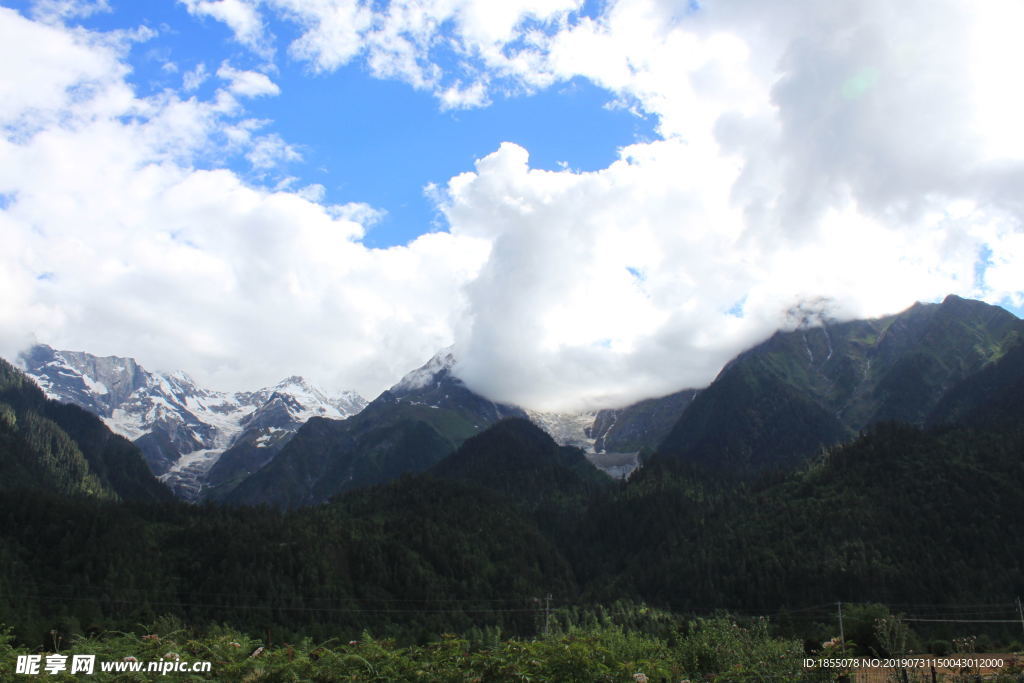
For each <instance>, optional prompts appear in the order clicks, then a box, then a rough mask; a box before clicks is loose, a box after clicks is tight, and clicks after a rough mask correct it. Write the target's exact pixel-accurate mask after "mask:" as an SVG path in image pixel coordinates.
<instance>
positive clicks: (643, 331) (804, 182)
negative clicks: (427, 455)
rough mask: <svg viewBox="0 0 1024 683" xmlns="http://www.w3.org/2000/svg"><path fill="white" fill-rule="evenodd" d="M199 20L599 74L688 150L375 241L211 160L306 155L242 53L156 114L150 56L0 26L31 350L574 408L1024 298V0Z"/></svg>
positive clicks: (19, 313)
mask: <svg viewBox="0 0 1024 683" xmlns="http://www.w3.org/2000/svg"><path fill="white" fill-rule="evenodd" d="M186 4H187V5H188V7H189V10H190V11H192V12H193V13H195V14H201V15H208V16H211V17H215V18H218V19H220V20H223V21H225V22H227V23H228V24H229V25H230V26H231V27H232V29H233V30H234V32H235V35H236V37H237V39H238V40H239V41H240V42H242V43H245V44H248V45H252V46H255V48H256V49H258V50H262V51H263V52H264V53H265V52H266V51H267V50H268V49H269V48H268V45H269V41H270V40H271V37H270V36H269V35H268V33H267V31H266V24H265V22H264V19H263V17H262V16H261V15H260V13H261V12H274V13H277V14H278V15H279V16H280V17H283V18H285V19H287V20H289V21H291V22H293V23H294V24H295V25H296V26H297V27H298V28H299V31H300V35H299V37H298V39H297V40H296V41H294V42H293V43H292V44H291V46H290V48H289V50H290V54H291V55H292V56H293V58H297V59H301V60H306V61H308V62H309V63H310V64H311V65H313V67H314V68H315V69H317V70H320V71H330V70H333V69H337V68H340V67H342V66H344V65H345V64H348V63H350V62H352V61H353V60H356V59H362V60H365V65H366V66H367V67H368V68H369V69H370V70H371V72H372V73H374V74H376V75H378V76H381V77H388V78H398V79H402V80H404V81H406V82H408V83H409V84H410V85H412V86H413V87H417V88H421V89H426V90H429V91H431V92H432V93H434V94H435V95H436V96H437V97H438V98H439V104H440V106H442V107H465V106H482V105H485V104H486V103H487V102H488V101H489V99H491V98H492V97H494V96H496V94H498V93H502V92H505V91H514V92H524V91H527V92H528V91H530V90H532V89H536V88H540V87H545V86H546V85H548V84H550V83H553V82H557V81H559V80H567V79H570V78H574V77H584V78H588V79H590V80H591V81H593V82H594V83H596V84H598V85H600V86H601V87H604V88H606V89H607V90H608V91H609V95H610V98H611V99H614V100H615V101H618V102H625V103H629V106H631V107H634V108H636V110H637V111H638V112H641V113H644V114H647V115H650V116H653V117H656V120H657V121H658V130H659V133H660V135H661V139H658V140H655V141H653V142H648V143H638V144H634V145H631V146H629V147H627V148H625V149H623V150H622V151H621V153H620V159H619V160H618V161H616V162H615V163H613V164H611V165H610V166H609V167H608V168H605V169H601V170H598V171H594V172H587V173H578V172H573V171H571V170H568V169H563V170H560V171H542V170H538V169H532V168H530V165H529V155H528V151H527V150H525V149H522V148H521V147H518V146H516V145H513V144H504V145H502V146H501V147H500V149H498V150H496V151H495V152H493V153H492V154H490V155H487V156H485V157H484V158H482V159H480V160H478V162H477V163H476V167H475V169H474V170H472V171H467V172H466V173H463V174H460V175H457V176H455V177H454V178H452V179H451V180H450V181H449V182H448V183H447V185H446V186H445V187H443V188H439V187H436V186H433V187H430V188H428V189H427V190H426V192H427V194H428V196H431V197H435V198H437V200H438V201H439V203H440V208H441V210H442V212H443V215H444V217H445V219H446V220H447V222H448V227H449V230H448V232H437V233H431V234H427V235H424V236H422V237H420V238H419V239H417V240H415V241H414V242H412V243H410V244H409V245H407V246H404V247H395V248H391V249H384V250H373V249H367V248H366V247H365V246H364V245H363V244H362V243H361V241H360V240H361V239H362V237H363V235H364V234H365V230H366V228H367V226H368V225H370V224H371V223H372V222H373V221H374V220H377V219H379V216H380V210H379V209H373V208H371V207H367V206H366V205H364V204H348V205H344V206H341V207H331V206H323V205H322V204H320V201H322V198H323V196H324V194H323V192H324V191H323V188H321V187H319V186H317V185H312V186H306V187H303V188H300V189H298V190H295V191H291V190H289V189H288V188H290V187H292V186H293V185H296V184H297V181H295V180H288V181H282V183H281V184H279V185H278V187H277V188H276V189H275V190H268V189H261V188H257V187H251V186H247V185H246V184H245V183H244V182H243V181H242V180H240V179H239V177H238V176H236V175H235V174H233V173H231V172H229V171H226V170H196V165H197V164H196V160H197V159H198V160H207V161H209V159H211V158H213V159H214V161H216V157H217V155H218V154H220V155H225V154H232V155H238V156H241V157H247V158H248V159H249V161H250V162H251V163H252V165H253V166H254V167H256V168H257V170H259V169H261V168H266V167H272V166H276V165H279V164H281V163H287V162H288V161H289V160H294V159H295V158H297V155H298V151H297V150H295V149H294V148H293V147H291V146H290V145H289V143H288V142H287V141H286V140H284V139H282V138H280V137H279V136H276V135H274V134H273V133H266V132H261V131H264V130H265V129H266V126H267V122H265V121H258V120H254V119H247V118H245V112H244V108H243V105H242V104H241V102H240V101H239V99H238V98H240V97H253V96H257V95H273V94H277V93H276V89H277V86H276V85H275V84H274V83H273V82H272V81H270V79H269V78H266V76H264V75H263V74H260V73H257V72H243V71H238V70H236V69H234V68H232V67H230V65H228V64H227V63H224V64H223V66H222V67H221V69H220V70H219V71H218V75H219V76H221V77H222V78H225V79H226V80H228V81H229V85H228V86H227V87H226V88H222V89H221V90H219V91H218V92H217V93H215V94H214V95H213V96H212V97H211V98H210V99H208V100H199V99H195V98H193V99H188V100H182V99H181V98H180V97H178V96H177V95H176V94H175V93H163V94H161V95H158V96H155V97H151V98H140V97H138V96H137V95H136V94H135V93H134V92H133V91H132V89H131V88H130V87H129V86H128V85H127V84H126V83H125V81H124V78H125V74H126V67H125V66H124V64H123V61H122V51H123V47H118V45H116V44H113V43H112V42H111V41H110V40H109V39H104V38H103V37H102V36H96V35H94V34H90V33H88V32H85V31H81V30H77V31H73V30H69V29H63V28H62V27H60V26H59V25H40V24H33V23H31V22H28V21H27V20H25V19H23V18H21V17H19V16H18V15H17V14H16V13H14V12H11V11H9V10H0V65H2V66H0V70H5V71H0V76H2V77H0V123H2V124H3V125H4V126H5V133H6V137H5V138H4V140H3V142H2V143H0V195H3V196H4V197H6V198H7V199H5V200H4V204H3V205H0V206H4V207H5V208H2V210H0V221H2V224H0V225H2V227H3V229H4V232H5V235H8V234H9V235H10V236H11V237H10V240H9V244H11V245H13V246H12V248H11V249H9V250H8V251H7V252H5V253H4V254H3V255H0V265H2V266H3V267H2V268H0V273H2V275H0V284H2V285H3V286H4V287H5V289H4V291H5V292H8V291H9V292H11V293H12V294H11V295H10V296H8V297H6V298H5V299H4V300H3V301H0V329H3V330H4V332H3V335H4V337H3V339H2V340H0V341H2V342H3V344H4V345H5V349H7V350H8V353H9V352H10V351H9V349H10V347H11V346H12V345H14V342H15V341H17V340H23V339H24V338H26V337H27V336H28V335H29V334H31V333H35V334H36V336H37V337H38V338H40V339H43V340H46V341H49V342H51V343H55V344H58V345H64V346H70V347H73V348H83V349H88V350H91V351H94V352H100V353H130V354H134V355H137V356H139V357H140V358H141V359H142V360H143V361H144V362H146V361H147V359H153V360H154V361H159V363H156V362H150V363H149V364H150V365H157V364H159V365H163V366H164V367H183V368H185V369H188V370H190V371H192V372H194V373H195V374H196V375H198V376H200V377H202V378H208V379H211V380H215V381H217V382H219V383H221V384H222V385H234V386H257V385H259V384H265V383H267V382H270V381H274V380H276V379H277V378H278V377H277V376H278V375H283V374H291V373H292V372H294V371H298V372H301V373H305V374H310V375H312V376H313V377H314V378H317V379H320V380H321V381H325V382H327V383H330V382H332V381H333V382H335V383H336V384H338V385H347V386H354V387H355V388H358V389H360V390H362V391H364V392H366V393H369V394H372V393H374V392H375V391H376V390H379V389H380V388H383V387H384V386H386V385H387V384H388V383H389V382H391V381H394V380H395V379H397V377H398V376H399V375H401V374H402V373H403V372H405V371H407V370H409V369H411V368H412V367H413V366H415V365H416V364H417V363H418V362H421V361H422V360H425V359H426V358H427V357H429V356H430V355H431V353H432V352H433V351H434V350H436V349H437V348H440V347H442V346H445V345H447V344H449V343H452V342H454V343H455V345H456V350H457V352H458V353H459V355H460V357H461V364H460V372H461V373H462V374H463V376H464V377H465V379H466V380H467V382H469V383H470V385H471V386H472V387H474V388H476V389H478V390H480V391H482V392H484V393H486V394H487V395H489V396H490V397H492V398H495V399H499V400H507V401H513V402H518V403H523V404H527V405H530V406H532V407H538V408H566V407H573V406H580V405H591V406H598V405H614V404H621V403H625V402H628V401H631V400H635V399H638V398H642V397H645V396H650V395H654V394H659V393H667V392H669V391H673V390H676V389H679V388H682V387H684V386H695V385H701V384H704V383H706V382H707V381H709V380H710V379H711V378H712V377H713V376H714V374H715V373H716V372H717V370H718V368H719V367H720V365H721V364H722V363H723V362H724V361H726V360H727V359H728V358H729V357H731V356H732V355H733V354H734V353H735V352H737V351H739V350H741V349H742V348H744V347H746V346H748V345H750V344H751V343H754V342H755V341H757V340H758V339H760V338H763V337H764V336H766V335H768V334H770V333H771V332H772V331H773V330H774V329H776V328H777V327H778V326H779V325H785V324H787V322H788V321H790V320H791V314H790V312H791V310H792V309H793V308H794V307H795V306H798V305H800V304H801V303H806V302H808V301H810V302H823V303H821V304H820V305H822V306H825V307H827V309H828V311H829V312H830V314H832V315H836V316H839V317H854V316H858V317H860V316H870V315H879V314H883V313H887V312H893V311H896V310H899V309H900V308H902V307H905V306H907V305H909V304H910V303H912V302H913V301H914V300H916V299H924V300H935V299H938V298H941V297H942V296H943V295H945V294H947V293H949V292H956V293H959V294H963V295H967V296H983V297H986V298H988V299H989V300H993V301H1004V300H1011V301H1015V302H1018V305H1019V303H1021V302H1022V301H1024V294H1022V293H1024V279H1022V276H1021V275H1020V274H1021V273H1022V272H1024V239H1022V234H1024V220H1022V219H1024V200H1022V199H1021V196H1020V187H1021V186H1022V182H1024V142H1022V138H1021V133H1020V126H1019V120H1020V119H1021V117H1022V114H1024V109H1022V107H1024V104H1022V102H1024V100H1021V98H1020V96H1019V93H1018V92H1017V90H1018V89H1017V88H1015V87H1014V84H1015V82H1016V80H1015V78H1016V75H1015V73H1014V71H1015V69H1016V68H1017V64H1018V63H1019V62H1020V61H1021V60H1020V58H1021V57H1024V55H1022V54H1021V47H1020V43H1019V41H1017V40H1016V38H1015V36H1014V35H1013V33H1012V30H1008V29H1006V27H1007V26H1013V25H1015V24H1014V23H1013V22H1014V18H1015V17H1016V16H1018V15H1019V5H1017V4H1015V3H1013V2H996V1H993V2H992V3H985V4H984V6H980V5H977V4H975V3H967V2H960V1H955V0H940V1H939V2H931V1H929V2H923V0H908V1H907V2H900V3H892V2H887V1H883V0H867V1H863V0H856V1H855V0H838V1H836V2H830V3H815V2H810V1H808V2H789V3H775V4H772V5H771V6H768V5H766V4H764V3H761V2H755V1H753V0H733V1H731V2H721V3H707V4H705V5H703V6H702V9H700V10H699V11H696V12H692V11H689V10H688V9H687V4H686V3H678V2H673V1H669V0H664V1H657V0H619V1H616V2H610V3H606V4H604V5H601V6H600V14H599V15H597V16H592V17H583V16H580V14H579V13H578V12H576V11H575V10H576V9H578V7H579V5H578V3H574V2H568V1H566V2H560V1H556V2H550V3H543V2H539V1H538V0H523V1H522V2H515V3H500V6H499V4H496V3H490V2H486V3H485V2H472V1H470V0H453V1H449V2H441V0H432V1H429V2H415V3H414V2H392V3H389V4H386V5H380V4H376V3H374V4H370V3H362V2H354V1H345V0H316V1H312V2H301V3H300V2H298V1H297V0H263V2H262V3H259V4H257V3H255V2H243V0H235V2H228V1H227V0H223V1H222V2H216V3H215V2H201V1H200V0H189V1H188V2H187V3H186ZM194 73H195V74H196V75H195V76H194V79H196V78H199V77H200V76H202V75H203V74H202V72H199V71H196V72H194ZM127 119H131V120H133V121H134V122H133V123H126V120H127ZM207 165H209V166H214V167H215V166H217V165H218V164H217V163H208V164H207ZM83 169H86V171H83ZM40 278H41V279H40ZM815 305H819V304H815ZM737 311H741V314H737ZM140 330H141V331H142V332H140ZM126 340H130V341H131V348H130V349H126V348H125V344H126V343H127V342H126Z"/></svg>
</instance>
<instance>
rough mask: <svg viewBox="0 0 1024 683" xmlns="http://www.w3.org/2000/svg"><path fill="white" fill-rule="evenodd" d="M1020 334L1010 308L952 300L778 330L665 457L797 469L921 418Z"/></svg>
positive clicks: (696, 408) (677, 433)
mask: <svg viewBox="0 0 1024 683" xmlns="http://www.w3.org/2000/svg"><path fill="white" fill-rule="evenodd" d="M1022 334H1024V323H1022V321H1021V320H1019V319H1018V318H1016V317H1015V316H1013V315H1012V314H1010V313H1008V312H1007V311H1005V310H1003V309H1001V308H999V307H997V306H990V305H988V304H985V303H982V302H979V301H968V300H964V299H961V298H959V297H955V296H950V297H947V298H946V300H945V301H943V302H942V303H941V304H915V305H914V306H913V307H911V308H909V309H908V310H906V311H904V312H903V313H900V314H898V315H894V316H888V317H886V318H880V319H877V320H860V321H852V322H847V323H838V324H823V325H821V326H819V327H814V328H809V329H797V330H794V331H791V332H777V333H776V334H775V335H773V336H772V337H771V338H770V339H769V340H767V341H766V342H764V343H762V344H760V345H758V346H756V347H754V348H753V349H751V350H749V351H746V352H744V353H743V354H741V355H740V356H738V357H737V358H736V359H734V360H733V361H731V362H730V363H729V364H728V365H727V366H726V367H725V368H724V369H723V370H722V372H721V373H719V376H718V377H717V378H716V379H715V381H714V382H713V383H712V384H711V385H710V386H709V387H708V388H707V389H705V390H704V391H702V392H700V394H699V395H697V396H696V398H694V399H693V401H692V402H691V403H690V404H689V406H688V407H687V408H686V409H685V411H684V412H683V414H682V416H681V417H680V419H679V420H678V422H676V424H675V425H674V426H673V428H672V430H671V431H670V432H669V434H668V436H667V437H666V438H665V440H664V441H663V442H662V443H661V445H660V446H659V447H658V451H659V458H658V459H661V460H665V461H671V460H686V461H689V462H694V463H698V464H700V465H702V466H704V467H708V468H711V469H715V470H719V471H723V472H732V473H735V474H744V473H746V474H749V473H752V472H758V471H761V470H764V469H772V468H778V467H783V468H785V467H789V466H792V465H793V464H795V463H798V462H800V461H802V460H804V459H806V458H808V457H810V456H812V455H814V454H815V453H816V452H818V451H819V450H820V449H821V448H822V447H823V446H828V445H831V444H835V443H839V442H840V441H842V440H844V439H847V438H850V437H852V436H853V435H855V434H856V433H857V432H858V431H860V430H861V429H863V428H865V427H866V426H868V425H871V424H876V423H878V422H881V421H886V420H900V421H904V422H909V423H912V424H922V423H924V421H925V420H926V419H927V416H928V415H929V414H930V413H931V412H932V410H934V409H935V407H936V405H937V404H938V403H939V401H940V399H941V398H942V397H943V395H945V394H946V392H948V391H949V390H950V389H951V388H952V387H953V386H955V385H956V384H957V383H958V382H960V381H962V380H964V379H965V378H966V377H968V376H970V375H971V374H973V373H976V372H978V371H979V370H981V369H982V368H983V367H984V366H985V365H986V364H988V363H990V362H992V361H993V360H995V359H997V358H999V357H1001V356H1002V354H1003V353H1005V351H1006V349H1007V348H1009V347H1011V346H1012V345H1014V344H1015V343H1016V342H1017V340H1019V339H1020V338H1021V336H1022Z"/></svg>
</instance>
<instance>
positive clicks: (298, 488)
mask: <svg viewBox="0 0 1024 683" xmlns="http://www.w3.org/2000/svg"><path fill="white" fill-rule="evenodd" d="M450 363H451V358H450V356H448V357H447V360H446V359H445V358H444V357H439V358H435V359H433V360H432V361H431V362H429V363H427V364H426V365H425V366H424V367H422V368H420V369H418V370H416V371H414V372H413V373H410V375H409V376H407V377H406V378H405V379H403V380H402V382H399V383H398V384H397V385H396V386H395V387H393V388H392V389H391V390H390V391H385V392H384V393H383V394H381V395H380V396H379V397H378V398H377V399H375V400H374V401H372V402H371V403H370V404H369V405H368V406H367V407H366V408H364V409H363V411H362V412H360V413H359V414H358V415H354V416H353V417H351V418H348V419H347V420H340V421H332V420H324V419H316V418H314V419H312V420H310V421H309V422H308V423H306V425H304V426H303V427H302V428H301V429H300V430H299V431H298V433H297V434H296V435H295V436H294V437H293V438H292V440H291V441H290V442H289V443H288V444H287V445H286V446H285V447H284V448H283V449H282V450H281V452H280V453H279V454H278V455H277V456H276V457H275V458H274V459H273V460H272V461H271V462H270V463H269V464H267V465H266V466H265V467H263V468H262V469H261V470H259V471H257V472H256V473H255V474H253V475H251V476H249V477H248V478H245V479H244V481H241V483H240V484H238V483H234V482H228V483H227V484H226V485H224V486H222V487H221V489H220V490H217V489H214V490H212V491H210V494H209V497H210V498H211V499H213V500H223V501H226V502H228V503H230V504H236V505H238V504H241V505H244V504H259V503H270V504H273V505H281V506H284V507H297V506H301V505H311V504H315V503H321V502H324V501H326V500H328V499H330V498H331V497H332V496H335V495H338V494H340V493H344V492H346V491H351V490H354V489H357V488H360V487H365V486H370V485H373V484H377V483H381V482H385V481H389V480H391V479H394V478H396V477H398V476H399V475H400V474H403V473H414V472H422V471H423V470H425V469H427V468H428V467H430V466H431V465H433V464H434V463H436V462H438V461H440V460H441V459H442V458H444V457H445V456H446V455H448V454H450V453H452V452H453V451H454V450H455V449H456V448H457V447H458V446H459V444H461V443H462V442H463V441H465V440H466V439H467V438H469V437H470V436H472V435H474V434H476V433H478V432H480V431H481V430H482V429H484V428H486V427H487V426H489V425H491V424H493V423H494V422H495V421H497V420H500V419H501V418H503V417H510V416H519V417H521V416H523V415H524V413H523V411H521V410H519V409H518V408H513V407H511V406H505V405H501V404H496V403H493V402H491V401H488V400H487V399H485V398H483V397H481V396H479V395H478V394H475V393H473V392H472V391H470V390H469V389H467V388H466V386H465V385H464V384H463V383H462V382H461V380H459V379H458V378H456V377H455V376H454V375H452V374H451V365H450ZM232 485H234V486H237V488H232Z"/></svg>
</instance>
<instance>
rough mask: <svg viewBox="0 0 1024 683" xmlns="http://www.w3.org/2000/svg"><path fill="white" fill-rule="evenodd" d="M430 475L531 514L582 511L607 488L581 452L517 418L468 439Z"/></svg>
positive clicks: (605, 480)
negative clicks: (558, 507)
mask: <svg viewBox="0 0 1024 683" xmlns="http://www.w3.org/2000/svg"><path fill="white" fill-rule="evenodd" d="M430 473H431V474H432V475H434V476H437V477H443V478H447V479H459V480H462V481H467V482H471V483H473V484H476V485H478V486H481V487H483V488H485V489H488V490H490V491H494V492H497V493H500V494H501V495H504V496H507V497H508V498H509V499H511V500H513V501H515V502H516V503H518V504H520V505H524V506H526V507H527V508H530V509H532V508H536V507H538V506H541V505H550V504H556V503H558V504H563V505H572V506H580V505H585V504H586V502H587V501H588V500H589V499H591V498H593V497H594V495H595V494H597V493H600V492H601V491H605V490H608V489H609V488H610V487H611V484H612V480H611V478H609V477H608V475H606V474H605V473H603V472H601V471H600V470H598V469H597V468H595V467H594V466H593V465H592V464H590V462H589V461H588V460H587V459H586V457H585V456H584V455H583V452H582V451H581V450H580V449H578V448H574V447H571V446H559V445H558V444H556V443H555V442H554V441H553V440H552V439H551V437H550V436H548V435H547V433H545V432H544V431H543V430H542V429H540V428H539V427H537V426H536V425H534V424H533V423H532V422H530V421H529V420H525V419H522V418H509V419H506V420H502V421H500V422H498V423H496V424H495V425H494V426H492V427H491V428H490V429H488V430H486V431H484V432H483V433H481V434H478V435H476V436H474V437H472V438H470V439H468V440H467V441H466V442H465V443H464V444H462V446H461V447H460V448H459V449H458V450H457V451H456V452H455V453H452V454H451V455H450V456H448V457H446V458H445V459H444V460H442V461H441V462H439V463H438V464H437V465H435V466H434V467H432V468H431V469H430Z"/></svg>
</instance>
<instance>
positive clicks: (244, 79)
mask: <svg viewBox="0 0 1024 683" xmlns="http://www.w3.org/2000/svg"><path fill="white" fill-rule="evenodd" d="M200 66H202V65H200ZM217 77H218V78H222V79H224V80H225V81H228V82H229V85H228V90H230V91H231V92H232V93H233V94H235V95H238V96H240V97H260V96H263V95H271V96H273V95H280V94H281V88H279V87H278V86H277V84H276V83H274V82H273V81H272V80H270V78H269V77H267V75H266V74H262V73H260V72H258V71H245V70H242V69H235V68H233V67H232V66H231V65H230V64H228V63H227V62H224V63H223V64H221V65H220V68H219V69H217ZM186 89H194V88H186Z"/></svg>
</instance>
